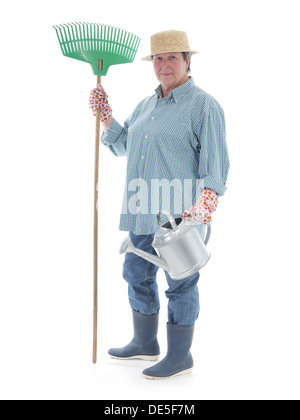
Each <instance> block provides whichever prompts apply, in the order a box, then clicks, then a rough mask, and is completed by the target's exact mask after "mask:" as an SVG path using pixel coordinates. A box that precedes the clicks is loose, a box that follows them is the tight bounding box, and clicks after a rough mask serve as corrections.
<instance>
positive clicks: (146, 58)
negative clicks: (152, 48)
mask: <svg viewBox="0 0 300 420" xmlns="http://www.w3.org/2000/svg"><path fill="white" fill-rule="evenodd" d="M171 52H189V53H190V54H191V55H194V54H199V51H194V50H190V51H163V52H160V53H156V54H166V53H171ZM156 54H151V55H147V56H146V57H144V58H142V61H152V56H153V55H156Z"/></svg>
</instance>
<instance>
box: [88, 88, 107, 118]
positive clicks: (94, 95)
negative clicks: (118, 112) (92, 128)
mask: <svg viewBox="0 0 300 420" xmlns="http://www.w3.org/2000/svg"><path fill="white" fill-rule="evenodd" d="M107 98H108V96H107V94H106V92H105V90H104V89H103V86H102V85H98V86H97V87H96V88H95V89H93V90H92V92H91V94H90V100H89V108H90V109H91V110H92V112H93V114H94V115H95V116H96V114H97V109H100V119H101V122H104V121H106V120H107V119H108V118H109V117H110V116H111V115H112V109H111V107H110V106H109V103H108V99H107Z"/></svg>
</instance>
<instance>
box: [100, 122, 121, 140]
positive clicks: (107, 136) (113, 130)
mask: <svg viewBox="0 0 300 420" xmlns="http://www.w3.org/2000/svg"><path fill="white" fill-rule="evenodd" d="M122 131H123V127H122V126H121V125H120V124H119V123H118V121H116V120H113V122H112V123H111V124H110V126H109V127H108V129H107V130H106V131H105V132H104V133H103V134H102V136H101V142H102V143H103V144H104V145H105V146H110V145H112V144H113V143H115V142H116V141H117V140H118V138H119V137H120V135H121V134H122Z"/></svg>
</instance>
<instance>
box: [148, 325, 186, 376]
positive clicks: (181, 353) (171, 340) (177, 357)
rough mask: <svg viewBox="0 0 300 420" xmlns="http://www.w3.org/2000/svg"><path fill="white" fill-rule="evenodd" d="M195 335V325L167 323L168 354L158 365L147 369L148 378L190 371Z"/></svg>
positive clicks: (176, 374) (182, 373)
mask: <svg viewBox="0 0 300 420" xmlns="http://www.w3.org/2000/svg"><path fill="white" fill-rule="evenodd" d="M193 335H194V325H171V324H167V336H168V352H167V356H166V357H165V358H164V359H163V360H162V361H161V362H159V363H157V364H156V365H154V366H152V367H150V368H149V369H145V370H144V372H143V375H144V377H145V378H147V379H167V378H171V377H173V376H178V375H184V374H186V373H190V372H191V371H192V368H193V358H192V355H191V352H190V348H191V346H192V342H193Z"/></svg>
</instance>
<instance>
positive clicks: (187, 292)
mask: <svg viewBox="0 0 300 420" xmlns="http://www.w3.org/2000/svg"><path fill="white" fill-rule="evenodd" d="M129 235H130V239H131V241H132V242H133V244H134V246H135V247H137V248H140V249H142V250H143V251H147V252H149V253H151V254H154V255H156V252H155V249H154V248H152V245H151V244H152V242H153V238H154V235H135V234H133V233H132V232H130V234H129ZM158 269H159V267H157V266H156V265H154V264H152V263H150V262H148V261H146V260H144V259H143V258H141V257H139V256H137V255H135V254H134V253H128V254H126V255H125V261H124V266H123V277H124V279H125V280H126V281H127V283H128V297H129V302H130V305H131V308H132V309H133V310H134V311H137V312H141V313H143V314H144V315H152V314H156V313H158V312H159V309H160V302H159V294H158V287H157V283H156V274H157V271H158ZM165 275H166V279H167V283H168V286H169V288H168V290H166V292H165V293H166V296H167V298H168V299H169V301H168V321H169V324H173V325H192V324H194V323H195V321H196V319H197V318H198V315H199V311H200V303H199V291H198V280H199V273H196V274H194V275H192V276H190V277H187V278H186V279H183V280H172V279H171V277H170V276H169V274H168V273H167V272H166V271H165Z"/></svg>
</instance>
